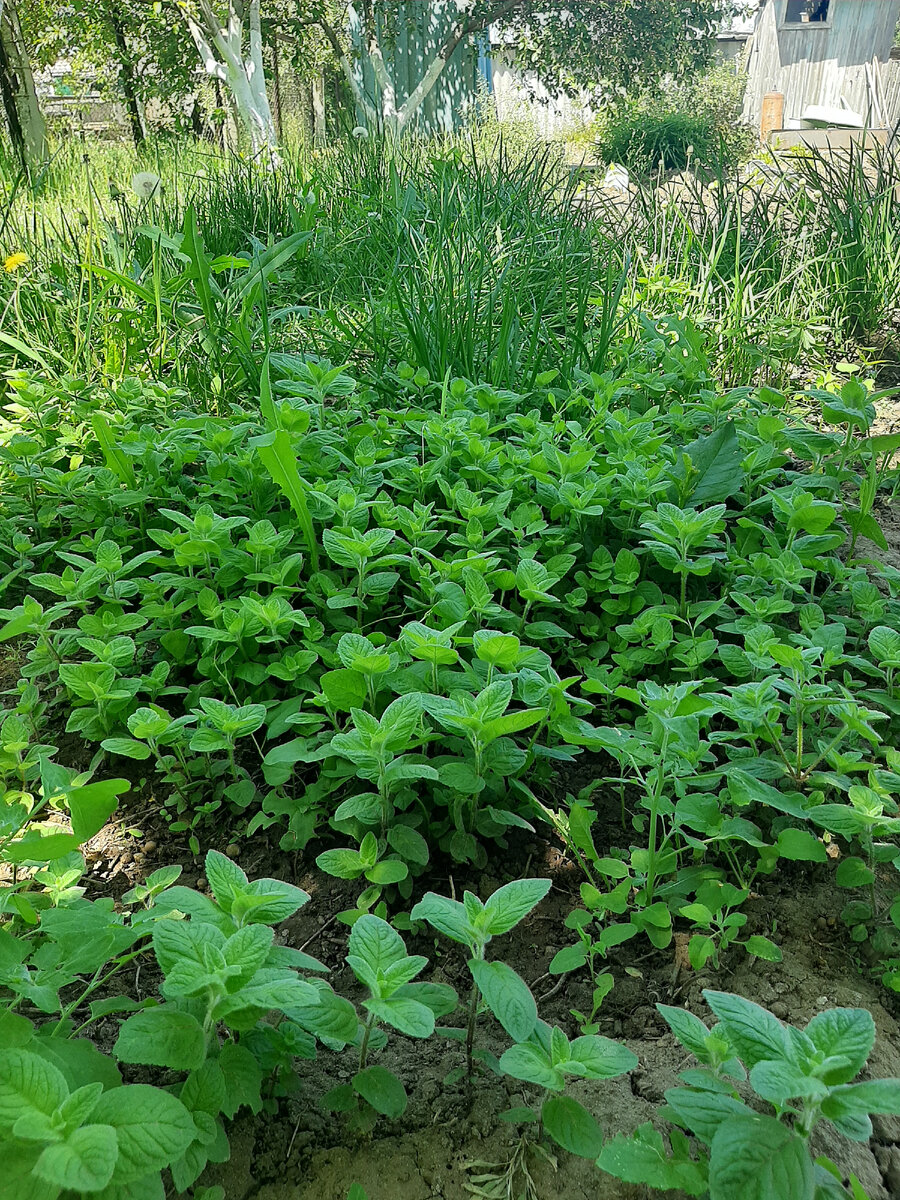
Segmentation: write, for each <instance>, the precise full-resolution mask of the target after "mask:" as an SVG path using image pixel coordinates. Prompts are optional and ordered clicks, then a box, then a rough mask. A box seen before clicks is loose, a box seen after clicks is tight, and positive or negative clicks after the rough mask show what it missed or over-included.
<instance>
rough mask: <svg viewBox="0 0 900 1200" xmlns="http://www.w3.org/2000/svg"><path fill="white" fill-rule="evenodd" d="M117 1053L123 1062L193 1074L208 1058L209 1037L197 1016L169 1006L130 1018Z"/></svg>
mask: <svg viewBox="0 0 900 1200" xmlns="http://www.w3.org/2000/svg"><path fill="white" fill-rule="evenodd" d="M113 1052H114V1054H115V1056H116V1058H118V1060H119V1061H120V1062H128V1063H142V1064H144V1065H146V1066H154V1067H170V1068H171V1069H172V1070H177V1071H193V1070H196V1069H197V1067H199V1066H200V1065H201V1063H202V1062H203V1059H204V1057H205V1055H206V1037H205V1035H204V1033H203V1026H202V1025H201V1024H200V1022H199V1021H198V1020H197V1019H196V1017H192V1016H191V1015H190V1013H186V1012H180V1011H178V1010H177V1009H175V1008H172V1007H171V1005H168V1004H165V1005H162V1006H161V1007H159V1008H148V1009H145V1010H144V1011H143V1012H139V1013H135V1014H134V1016H133V1017H129V1018H128V1020H127V1021H125V1023H124V1024H123V1025H122V1028H121V1029H120V1030H119V1036H118V1038H117V1039H116V1044H115V1047H114V1051H113Z"/></svg>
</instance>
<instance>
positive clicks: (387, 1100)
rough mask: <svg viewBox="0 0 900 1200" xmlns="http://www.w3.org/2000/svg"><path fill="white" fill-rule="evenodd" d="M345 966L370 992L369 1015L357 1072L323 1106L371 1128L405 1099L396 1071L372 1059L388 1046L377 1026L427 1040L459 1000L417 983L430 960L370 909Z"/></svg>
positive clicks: (396, 1112)
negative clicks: (415, 951)
mask: <svg viewBox="0 0 900 1200" xmlns="http://www.w3.org/2000/svg"><path fill="white" fill-rule="evenodd" d="M347 965H348V966H349V967H350V969H351V970H352V971H353V973H354V975H355V976H356V977H357V979H358V980H359V981H360V983H362V984H363V985H364V986H365V988H366V990H367V992H368V998H367V999H366V1000H364V1001H363V1008H365V1009H366V1012H367V1016H366V1019H365V1021H364V1023H363V1024H361V1025H360V1028H359V1032H358V1034H357V1036H356V1039H355V1040H356V1043H358V1046H359V1070H358V1071H357V1073H356V1074H355V1075H354V1076H353V1078H352V1079H351V1081H350V1083H349V1084H345V1085H341V1086H340V1087H338V1088H334V1089H332V1091H331V1092H329V1093H328V1094H327V1095H326V1096H325V1097H324V1099H323V1104H324V1105H325V1106H326V1107H327V1108H330V1109H332V1110H333V1111H336V1112H351V1113H353V1116H354V1121H353V1123H354V1126H355V1127H357V1128H359V1129H361V1130H363V1129H369V1128H371V1125H372V1124H373V1122H374V1120H375V1118H376V1116H377V1115H378V1114H381V1115H383V1116H389V1117H394V1118H396V1117H398V1116H400V1115H402V1113H403V1111H404V1109H405V1108H406V1103H407V1098H406V1090H405V1088H404V1087H403V1084H402V1083H401V1081H400V1080H399V1079H398V1078H397V1077H396V1075H394V1074H393V1072H391V1071H389V1070H387V1069H386V1068H385V1067H381V1066H377V1065H375V1066H370V1065H369V1063H368V1056H369V1053H370V1051H371V1050H372V1049H374V1048H375V1047H376V1045H377V1046H378V1047H379V1048H380V1047H381V1046H382V1045H383V1044H384V1039H383V1038H382V1037H379V1033H380V1030H379V1026H380V1025H381V1024H385V1025H388V1026H390V1027H391V1028H393V1029H396V1030H399V1032H400V1033H403V1034H405V1035H406V1036H407V1037H413V1038H428V1037H430V1036H431V1035H432V1034H433V1033H434V1028H435V1018H437V1017H443V1016H447V1015H449V1014H450V1013H452V1012H454V1011H455V1010H456V1008H457V1005H458V1003H459V998H458V997H457V995H456V992H455V991H454V990H453V988H451V987H449V986H447V985H446V984H436V983H416V982H414V981H415V978H416V976H417V975H419V974H421V972H422V971H423V970H424V969H425V967H426V966H427V965H428V960H427V959H426V958H423V957H422V956H421V955H408V954H407V953H406V946H405V945H404V943H403V939H402V937H401V936H400V934H399V933H397V931H396V930H395V929H393V928H392V927H391V926H390V924H389V923H388V922H387V921H385V920H382V919H381V918H380V917H377V916H374V915H373V914H371V913H363V914H362V915H361V916H360V917H359V919H358V920H357V921H356V922H355V923H354V925H353V929H352V930H351V933H350V944H349V951H348V954H347Z"/></svg>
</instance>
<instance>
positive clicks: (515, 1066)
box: [500, 1042, 566, 1091]
mask: <svg viewBox="0 0 900 1200" xmlns="http://www.w3.org/2000/svg"><path fill="white" fill-rule="evenodd" d="M500 1067H501V1069H502V1070H503V1072H504V1073H505V1074H506V1075H511V1076H512V1077H513V1079H522V1080H524V1082H525V1083H533V1084H535V1085H536V1086H537V1087H544V1088H551V1089H552V1090H553V1091H562V1089H563V1088H564V1087H565V1083H566V1080H565V1076H564V1075H563V1073H562V1071H558V1070H557V1069H556V1068H555V1067H554V1066H553V1064H552V1063H551V1061H550V1056H549V1054H547V1052H546V1051H545V1050H544V1049H543V1047H541V1046H538V1045H537V1044H536V1043H535V1042H520V1043H519V1044H518V1045H516V1046H510V1047H509V1049H508V1050H506V1051H504V1053H503V1056H502V1057H501V1059H500Z"/></svg>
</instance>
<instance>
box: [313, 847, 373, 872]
mask: <svg viewBox="0 0 900 1200" xmlns="http://www.w3.org/2000/svg"><path fill="white" fill-rule="evenodd" d="M316 866H317V867H318V868H319V870H320V871H324V872H325V873H326V875H334V876H335V878H337V879H358V878H359V877H360V875H362V873H363V871H364V870H365V864H364V863H363V861H362V859H361V858H360V854H359V851H358V850H350V849H339V850H324V851H323V852H322V853H321V854H320V855H318V856H317V858H316Z"/></svg>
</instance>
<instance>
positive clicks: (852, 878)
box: [834, 858, 875, 888]
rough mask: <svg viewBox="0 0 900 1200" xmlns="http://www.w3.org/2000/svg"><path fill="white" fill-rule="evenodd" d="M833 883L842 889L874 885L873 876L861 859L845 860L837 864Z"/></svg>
mask: <svg viewBox="0 0 900 1200" xmlns="http://www.w3.org/2000/svg"><path fill="white" fill-rule="evenodd" d="M834 881H835V883H836V884H837V885H838V887H842V888H857V887H868V886H869V884H870V883H874V881H875V875H874V872H873V871H872V870H871V869H870V868H869V867H868V866H866V864H865V863H864V862H863V860H862V859H861V858H845V859H844V860H843V861H842V862H840V863H838V869H837V871H835V874H834Z"/></svg>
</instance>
